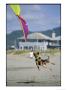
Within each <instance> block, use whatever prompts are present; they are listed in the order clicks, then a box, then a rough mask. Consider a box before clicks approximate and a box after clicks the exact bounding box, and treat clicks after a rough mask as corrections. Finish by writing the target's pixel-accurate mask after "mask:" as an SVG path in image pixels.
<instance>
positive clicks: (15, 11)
mask: <svg viewBox="0 0 67 90" xmlns="http://www.w3.org/2000/svg"><path fill="white" fill-rule="evenodd" d="M10 7H11V8H12V10H13V12H14V13H15V14H16V15H20V5H14V4H10Z"/></svg>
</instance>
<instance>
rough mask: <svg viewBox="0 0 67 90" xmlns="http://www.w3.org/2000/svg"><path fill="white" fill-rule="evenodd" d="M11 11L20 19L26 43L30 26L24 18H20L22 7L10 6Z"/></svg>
mask: <svg viewBox="0 0 67 90" xmlns="http://www.w3.org/2000/svg"><path fill="white" fill-rule="evenodd" d="M10 7H11V9H12V10H13V12H14V13H15V15H16V16H17V17H18V19H19V21H20V23H21V28H22V29H23V33H24V37H25V41H26V40H27V35H28V32H29V30H28V25H27V23H26V21H25V19H24V18H23V17H21V16H20V11H21V10H20V5H12V4H11V5H10Z"/></svg>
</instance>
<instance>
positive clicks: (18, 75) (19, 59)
mask: <svg viewBox="0 0 67 90" xmlns="http://www.w3.org/2000/svg"><path fill="white" fill-rule="evenodd" d="M50 61H51V62H53V63H55V65H52V64H50V63H49V64H47V66H46V67H42V66H40V70H38V69H37V66H36V64H35V60H34V58H30V57H29V55H28V54H23V55H10V54H9V55H7V73H6V74H7V75H6V76H7V78H6V81H7V82H6V84H7V86H60V85H61V65H60V64H61V62H60V54H58V55H55V56H50Z"/></svg>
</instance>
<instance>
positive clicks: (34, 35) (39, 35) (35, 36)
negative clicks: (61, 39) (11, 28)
mask: <svg viewBox="0 0 67 90" xmlns="http://www.w3.org/2000/svg"><path fill="white" fill-rule="evenodd" d="M27 38H28V39H45V40H52V38H51V37H49V36H46V35H44V34H42V33H32V34H29V35H28V37H27ZM18 39H24V36H23V37H20V38H18Z"/></svg>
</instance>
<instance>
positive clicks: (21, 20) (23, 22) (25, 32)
mask: <svg viewBox="0 0 67 90" xmlns="http://www.w3.org/2000/svg"><path fill="white" fill-rule="evenodd" d="M18 18H19V20H20V22H21V25H22V27H23V30H24V35H25V40H27V35H28V32H29V30H28V25H27V23H26V21H25V20H24V19H23V18H22V17H21V16H18Z"/></svg>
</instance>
